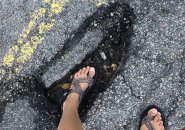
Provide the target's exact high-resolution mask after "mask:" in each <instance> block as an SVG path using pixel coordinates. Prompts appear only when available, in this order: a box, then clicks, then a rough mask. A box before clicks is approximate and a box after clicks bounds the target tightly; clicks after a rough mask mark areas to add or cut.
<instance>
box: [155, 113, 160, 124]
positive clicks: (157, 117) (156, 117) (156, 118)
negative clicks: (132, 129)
mask: <svg viewBox="0 0 185 130" xmlns="http://www.w3.org/2000/svg"><path fill="white" fill-rule="evenodd" d="M158 120H160V115H159V114H158V113H157V115H156V116H155V118H154V121H155V122H158Z"/></svg>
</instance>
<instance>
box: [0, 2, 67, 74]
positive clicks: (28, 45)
mask: <svg viewBox="0 0 185 130" xmlns="http://www.w3.org/2000/svg"><path fill="white" fill-rule="evenodd" d="M42 1H43V2H44V3H46V4H49V5H50V9H49V10H48V14H49V18H48V19H49V22H48V23H45V22H41V23H38V20H39V19H40V18H42V17H44V16H45V14H46V11H47V9H46V8H39V9H37V10H35V11H34V13H33V14H32V16H31V20H30V22H29V23H28V24H27V26H26V27H25V28H24V29H23V30H22V33H21V34H20V35H19V37H18V40H17V44H16V45H14V46H13V47H11V48H10V49H9V51H8V54H6V55H5V57H4V58H3V65H4V66H7V67H12V66H13V63H14V62H15V63H17V64H16V65H18V66H17V67H16V68H15V69H14V71H13V72H15V73H16V74H18V73H19V72H20V71H21V70H22V68H23V64H24V63H25V62H26V61H28V60H29V59H30V58H31V56H32V54H33V53H34V51H35V50H36V49H37V47H38V45H39V44H41V43H42V41H43V40H44V34H45V33H46V32H47V31H49V30H51V29H52V27H53V26H54V25H55V23H56V20H55V19H52V16H53V15H57V14H58V13H60V12H62V10H63V7H64V5H65V3H66V2H67V1H68V0H64V1H63V2H61V1H60V0H42ZM36 24H39V26H38V30H39V33H38V34H37V35H35V36H30V39H28V35H29V34H30V32H31V31H32V30H33V29H34V28H35V27H37V26H36ZM18 46H19V47H18ZM13 72H12V71H11V70H10V71H8V72H6V73H8V74H9V76H11V74H12V73H13ZM0 74H3V75H4V74H5V70H3V69H2V70H0Z"/></svg>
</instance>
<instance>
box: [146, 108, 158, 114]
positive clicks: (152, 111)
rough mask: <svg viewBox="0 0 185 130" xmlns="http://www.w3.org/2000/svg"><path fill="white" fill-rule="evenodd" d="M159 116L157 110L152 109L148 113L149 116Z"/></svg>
mask: <svg viewBox="0 0 185 130" xmlns="http://www.w3.org/2000/svg"><path fill="white" fill-rule="evenodd" d="M156 115H157V109H156V108H152V109H151V110H150V111H148V116H156Z"/></svg>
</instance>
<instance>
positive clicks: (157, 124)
mask: <svg viewBox="0 0 185 130" xmlns="http://www.w3.org/2000/svg"><path fill="white" fill-rule="evenodd" d="M148 116H155V118H154V119H153V120H152V121H151V124H152V125H153V127H154V128H155V129H156V130H164V126H163V121H162V119H161V114H160V113H159V112H158V111H157V109H155V108H153V109H151V110H150V111H149V112H148ZM140 130H148V128H147V127H146V125H145V124H144V125H142V126H141V128H140Z"/></svg>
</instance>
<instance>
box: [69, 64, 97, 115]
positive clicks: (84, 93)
mask: <svg viewBox="0 0 185 130" xmlns="http://www.w3.org/2000/svg"><path fill="white" fill-rule="evenodd" d="M97 76H98V71H97V69H96V68H95V75H94V76H93V77H91V76H90V75H89V74H88V75H87V78H76V79H73V81H72V85H73V88H72V89H71V90H69V94H70V93H78V94H79V95H80V98H79V107H78V111H80V110H81V107H82V104H83V102H84V99H85V98H84V97H85V96H87V95H88V94H90V93H91V91H92V90H93V88H94V87H95V82H96V80H97ZM80 83H88V84H89V85H88V88H87V89H86V90H85V91H83V90H82V89H81V86H80ZM69 94H68V95H69Z"/></svg>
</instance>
